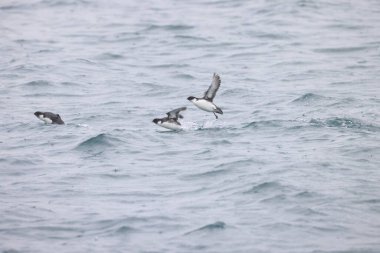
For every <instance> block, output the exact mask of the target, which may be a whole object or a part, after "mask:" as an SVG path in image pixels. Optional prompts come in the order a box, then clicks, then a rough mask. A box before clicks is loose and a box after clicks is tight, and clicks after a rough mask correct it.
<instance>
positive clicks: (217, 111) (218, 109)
mask: <svg viewBox="0 0 380 253" xmlns="http://www.w3.org/2000/svg"><path fill="white" fill-rule="evenodd" d="M215 112H216V113H219V114H223V111H222V109H220V108H219V107H217V108H216V109H215Z"/></svg>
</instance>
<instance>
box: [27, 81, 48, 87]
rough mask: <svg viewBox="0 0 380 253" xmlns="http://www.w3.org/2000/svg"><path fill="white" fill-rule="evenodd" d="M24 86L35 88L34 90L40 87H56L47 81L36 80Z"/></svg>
mask: <svg viewBox="0 0 380 253" xmlns="http://www.w3.org/2000/svg"><path fill="white" fill-rule="evenodd" d="M24 86H27V87H33V88H38V87H43V88H46V87H48V86H54V85H53V84H52V83H51V82H49V81H46V80H36V81H31V82H27V83H24Z"/></svg>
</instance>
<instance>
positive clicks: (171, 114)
mask: <svg viewBox="0 0 380 253" xmlns="http://www.w3.org/2000/svg"><path fill="white" fill-rule="evenodd" d="M184 110H186V107H181V108H178V109H174V110H173V111H170V112H168V113H166V114H167V115H168V118H169V119H178V117H179V118H181V119H182V118H183V116H182V115H180V114H179V113H180V112H181V111H184Z"/></svg>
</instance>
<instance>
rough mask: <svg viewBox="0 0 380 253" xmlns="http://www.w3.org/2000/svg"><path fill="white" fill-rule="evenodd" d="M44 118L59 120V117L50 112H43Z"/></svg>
mask: <svg viewBox="0 0 380 253" xmlns="http://www.w3.org/2000/svg"><path fill="white" fill-rule="evenodd" d="M44 117H47V118H50V119H51V120H53V121H54V120H57V119H59V115H58V114H55V113H52V112H44Z"/></svg>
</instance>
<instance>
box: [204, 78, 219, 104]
mask: <svg viewBox="0 0 380 253" xmlns="http://www.w3.org/2000/svg"><path fill="white" fill-rule="evenodd" d="M220 83H221V81H220V76H219V75H218V74H216V73H214V76H213V77H212V82H211V85H210V87H208V90H207V91H206V92H205V94H204V96H203V98H204V99H206V100H208V101H211V102H212V100H213V99H214V97H215V95H216V92H217V91H218V89H219V87H220Z"/></svg>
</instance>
